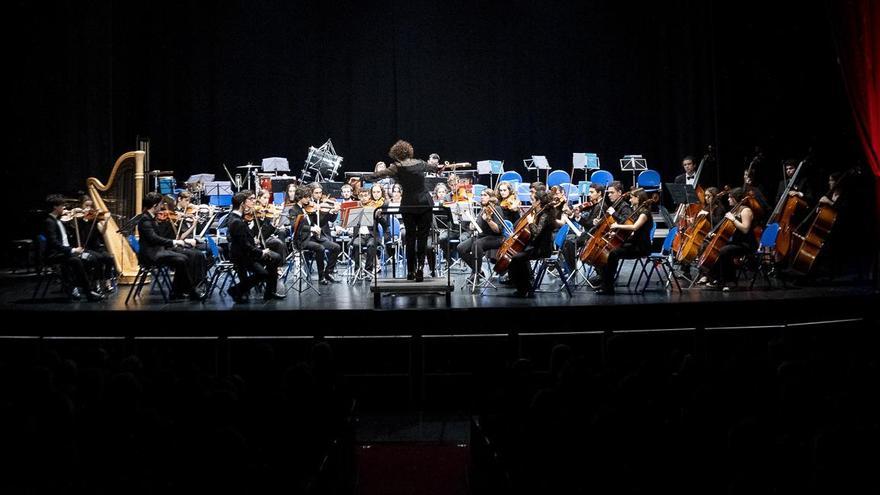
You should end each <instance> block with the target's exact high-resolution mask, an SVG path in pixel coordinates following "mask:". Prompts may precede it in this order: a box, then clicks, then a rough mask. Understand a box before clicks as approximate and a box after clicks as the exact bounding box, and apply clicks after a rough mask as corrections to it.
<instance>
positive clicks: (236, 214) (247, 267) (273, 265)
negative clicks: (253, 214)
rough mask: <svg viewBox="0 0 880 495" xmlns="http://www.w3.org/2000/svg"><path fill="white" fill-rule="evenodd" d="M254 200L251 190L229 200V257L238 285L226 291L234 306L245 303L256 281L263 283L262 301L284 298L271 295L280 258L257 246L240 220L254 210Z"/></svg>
mask: <svg viewBox="0 0 880 495" xmlns="http://www.w3.org/2000/svg"><path fill="white" fill-rule="evenodd" d="M255 199H256V198H255V196H254V194H253V193H252V192H251V191H247V190H245V191H239V192H238V193H236V195H235V196H233V197H232V212H231V213H230V214H229V217H230V219H229V224H228V225H229V230H228V235H227V238H228V240H229V258H230V260H231V261H232V262H233V263H234V264H235V268H236V271H238V277H239V280H240V282H239V283H238V284H237V285H234V286H232V287H230V288H229V289H228V292H229V295H230V296H232V298H233V299H234V300H235V302H237V303H242V302H245V301H246V300H247V294H248V293H249V292H250V290H251V289H252V288H253V287H254V286H256V285H257V284H258V283H260V282H265V283H266V290H265V292H264V293H263V300H265V301H270V300H272V299H284V297H285V296H284V295H281V294H278V293H276V292H275V291H276V288H277V287H278V267H279V266H281V263H283V262H284V258H283V257H282V256H281V255H280V254H278V253H277V252H275V251H273V250H272V249H270V248H269V247H266V246H264V247H263V248H262V249H260V248H259V247H257V245H256V243H255V242H254V235H253V231H252V230H251V228H249V227H248V225H247V223H246V221H245V219H244V215H245V214H246V213H248V210H251V209H253V208H255V207H256V205H255V201H254V200H255Z"/></svg>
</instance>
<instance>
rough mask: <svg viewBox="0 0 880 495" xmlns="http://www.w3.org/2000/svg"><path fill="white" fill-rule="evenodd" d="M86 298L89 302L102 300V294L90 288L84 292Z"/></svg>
mask: <svg viewBox="0 0 880 495" xmlns="http://www.w3.org/2000/svg"><path fill="white" fill-rule="evenodd" d="M86 299H88V300H89V301H90V302H96V301H103V300H104V294H101V293H100V292H95V291H93V290H90V291H88V292H86Z"/></svg>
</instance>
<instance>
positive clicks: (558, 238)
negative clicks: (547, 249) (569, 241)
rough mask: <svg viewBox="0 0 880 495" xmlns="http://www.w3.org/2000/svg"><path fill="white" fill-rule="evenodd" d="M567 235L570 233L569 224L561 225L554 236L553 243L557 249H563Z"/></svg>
mask: <svg viewBox="0 0 880 495" xmlns="http://www.w3.org/2000/svg"><path fill="white" fill-rule="evenodd" d="M566 235H568V224H566V225H563V226H562V227H560V228H559V230H557V231H556V235H555V236H553V245H554V246H556V249H562V243H563V242H565V236H566Z"/></svg>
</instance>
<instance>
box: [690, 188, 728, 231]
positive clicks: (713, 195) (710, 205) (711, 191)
mask: <svg viewBox="0 0 880 495" xmlns="http://www.w3.org/2000/svg"><path fill="white" fill-rule="evenodd" d="M718 193H719V191H718V188H717V187H707V188H706V191H705V192H704V193H703V194H704V196H703V197H704V198H706V205H705V206H704V207H703V209H702V210H700V212H699V213H697V216H698V217H699V216H703V215H709V224H710V225H712V226H715V225H718V223H719V222H721V220H723V219H724V214H725V213H726V212H727V209H726V208H725V207H724V204H723V202H722V199H721V198H720V197H719V196H718Z"/></svg>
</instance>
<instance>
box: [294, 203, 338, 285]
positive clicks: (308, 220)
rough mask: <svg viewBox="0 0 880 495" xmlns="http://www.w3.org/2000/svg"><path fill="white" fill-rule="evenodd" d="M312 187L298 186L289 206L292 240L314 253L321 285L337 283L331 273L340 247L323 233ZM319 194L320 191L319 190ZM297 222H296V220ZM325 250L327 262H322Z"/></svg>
mask: <svg viewBox="0 0 880 495" xmlns="http://www.w3.org/2000/svg"><path fill="white" fill-rule="evenodd" d="M313 192H314V191H313V188H310V187H309V186H299V187H297V189H296V193H295V194H294V201H295V204H294V205H293V207H291V208H290V218H291V223H292V224H293V225H297V223H299V226H298V227H297V229H298V230H297V231H296V232H295V233H294V237H293V242H294V245H295V246H296V247H297V249H300V250H305V251H311V252H312V253H314V255H315V263H316V264H317V265H318V282H319V283H320V284H321V285H327V284H329V283H337V281H336V280H335V279H334V278H333V276H332V275H331V273H332V272H333V270H334V269H335V268H336V261H337V260H338V258H339V253H340V251H341V250H342V248H341V247H340V246H339V244H336V243H335V242H333V241H332V240H330V238H329V237H328V236H327V235H325V233H324V231H323V229H322V228H321V225H320V224H319V221H318V217H319V216H320V217H321V218H320V220H321V222H323V221H324V218H323V216H324V215H322V214H321V213H319V211H318V210H319V205H317V204H314V203H313V202H312V198H313V197H314V195H313ZM319 194H320V192H319ZM298 219H300V220H299V222H297V220H298ZM325 250H326V251H327V263H326V264H325V263H324V251H325Z"/></svg>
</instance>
